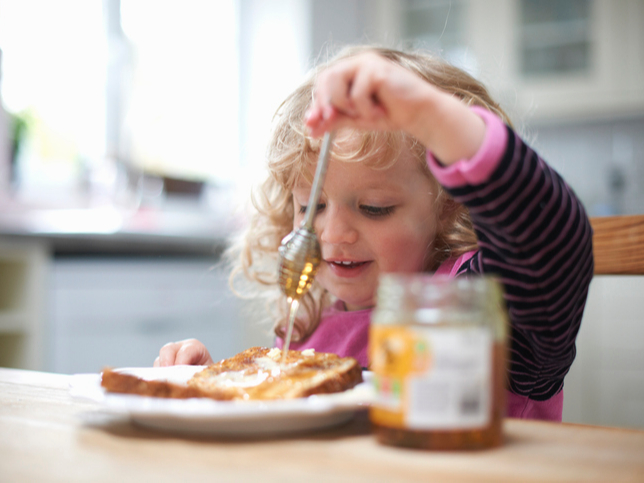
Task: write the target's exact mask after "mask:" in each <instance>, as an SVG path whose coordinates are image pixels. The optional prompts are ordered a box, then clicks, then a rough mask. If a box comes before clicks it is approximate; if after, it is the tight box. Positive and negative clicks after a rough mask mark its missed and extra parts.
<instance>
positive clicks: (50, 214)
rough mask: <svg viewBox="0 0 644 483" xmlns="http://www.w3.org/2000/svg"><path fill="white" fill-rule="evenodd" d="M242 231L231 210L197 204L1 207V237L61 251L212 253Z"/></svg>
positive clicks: (94, 252) (83, 252)
mask: <svg viewBox="0 0 644 483" xmlns="http://www.w3.org/2000/svg"><path fill="white" fill-rule="evenodd" d="M238 229H239V224H238V223H236V221H235V220H234V219H233V217H232V216H231V214H230V213H226V214H223V213H216V212H213V211H208V210H204V209H202V208H200V207H199V206H198V205H196V204H192V205H187V206H181V207H180V208H178V209H177V208H175V209H172V208H171V209H160V208H140V209H137V210H129V211H128V210H119V209H116V208H114V207H109V206H106V207H100V208H78V209H71V208H59V209H24V208H21V207H17V208H16V207H13V208H12V207H9V208H6V207H5V208H4V209H2V210H0V238H4V239H7V240H9V241H12V240H18V241H19V240H20V239H25V238H28V239H30V240H37V241H42V242H44V243H45V244H46V245H47V246H48V247H49V248H50V250H51V251H52V252H53V253H54V254H57V255H58V254H62V255H69V254H97V255H103V254H128V255H129V254H132V255H137V254H145V255H156V254H187V255H192V254H195V255H212V254H213V253H214V254H217V253H218V252H219V251H221V248H222V247H223V246H224V245H225V242H226V239H227V238H228V237H229V236H230V235H231V233H233V232H234V231H236V230H238Z"/></svg>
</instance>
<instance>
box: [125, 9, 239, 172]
mask: <svg viewBox="0 0 644 483" xmlns="http://www.w3.org/2000/svg"><path fill="white" fill-rule="evenodd" d="M121 24H122V27H123V31H124V33H125V36H126V38H127V39H128V41H129V42H130V43H131V49H132V57H133V58H132V61H133V70H132V85H131V93H130V100H129V105H128V108H127V111H126V116H125V125H124V127H125V129H126V133H127V134H126V136H129V142H128V145H129V149H130V153H129V155H130V158H131V162H132V163H134V164H135V165H137V166H139V167H141V168H143V169H144V170H145V171H147V172H151V173H156V174H160V175H167V176H175V177H183V178H191V179H198V180H204V179H205V180H217V181H222V180H230V179H231V177H232V176H233V174H234V168H236V166H237V164H238V157H239V153H238V130H239V126H238V61H237V58H238V48H237V26H236V11H235V1H234V0H217V1H216V2H213V1H210V0H189V1H181V2H177V1H172V2H170V1H158V0H122V1H121Z"/></svg>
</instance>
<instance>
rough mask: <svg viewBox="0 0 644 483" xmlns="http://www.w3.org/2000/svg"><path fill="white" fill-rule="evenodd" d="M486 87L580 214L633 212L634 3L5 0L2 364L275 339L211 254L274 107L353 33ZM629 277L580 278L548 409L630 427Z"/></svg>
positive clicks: (637, 73) (230, 230) (80, 360)
mask: <svg viewBox="0 0 644 483" xmlns="http://www.w3.org/2000/svg"><path fill="white" fill-rule="evenodd" d="M355 42H360V43H364V42H370V43H378V44H381V45H387V46H394V47H401V46H404V47H419V48H424V49H429V50H431V51H433V52H435V53H436V54H438V55H442V56H444V57H445V58H447V59H448V60H450V61H451V62H453V63H455V64H457V65H459V66H461V67H462V68H464V69H466V70H467V71H469V72H471V73H472V74H473V75H475V76H476V77H478V78H480V79H481V80H483V81H484V82H485V83H486V84H487V85H488V86H489V87H490V90H491V92H492V93H493V95H494V96H495V97H496V98H497V99H498V100H499V101H500V102H501V104H502V105H503V107H504V108H505V109H506V110H507V111H508V112H509V113H510V115H511V117H512V118H513V121H514V123H515V126H516V127H517V128H518V130H519V131H520V132H521V133H522V134H523V135H524V136H526V137H527V138H528V139H529V140H530V141H531V142H532V144H533V146H534V147H535V148H536V149H537V151H539V152H540V153H541V154H542V155H543V157H544V158H545V159H547V160H548V161H549V162H550V163H551V164H552V165H553V166H554V167H555V168H556V169H557V170H559V171H560V172H561V173H562V174H563V176H564V177H565V178H566V180H567V181H568V182H569V184H570V185H571V186H572V187H573V189H574V190H575V191H576V192H577V194H578V195H579V197H580V198H581V199H582V201H583V202H584V204H585V206H586V207H587V209H588V211H589V213H590V214H591V216H603V215H611V214H635V213H644V189H643V186H644V136H643V134H644V82H643V80H644V2H642V1H641V0H476V1H475V0H451V1H448V0H433V1H432V0H400V1H395V0H273V1H270V2H266V1H262V0H217V1H216V2H212V1H208V0H182V1H179V0H176V1H170V0H167V1H161V0H157V1H152V0H102V1H100V0H56V1H46V0H42V1H37V0H0V49H1V57H0V66H1V69H2V70H1V75H0V86H1V91H0V92H1V94H2V97H1V98H0V99H1V100H2V104H1V108H0V366H7V367H23V368H31V369H38V370H45V371H54V372H63V373H75V372H96V371H99V370H100V369H101V368H102V367H103V366H108V365H109V366H116V367H120V366H145V365H150V364H151V363H152V361H153V360H154V358H155V357H156V355H157V353H158V350H159V348H160V347H161V346H162V345H163V344H164V343H166V342H168V341H173V340H179V339H184V338H188V337H196V338H199V339H200V340H202V341H204V342H205V343H206V345H207V346H208V347H209V349H210V351H211V353H212V355H213V357H214V358H215V359H219V358H224V357H228V356H230V355H233V354H234V353H236V352H238V351H240V350H242V349H244V348H246V347H248V346H250V345H255V344H270V343H271V342H272V336H271V334H270V323H269V322H267V321H266V320H265V316H263V313H262V311H261V307H253V309H254V311H251V310H249V306H248V302H247V301H243V300H239V299H238V298H236V297H235V296H234V295H233V294H232V292H231V290H230V289H229V287H228V282H227V273H226V270H225V268H224V267H222V266H221V264H220V258H219V256H220V254H221V252H222V250H223V249H224V248H225V246H226V243H227V239H228V237H229V236H231V235H233V234H234V233H236V232H237V231H238V230H239V229H240V228H242V227H243V226H244V213H245V209H246V202H247V201H246V200H247V199H248V197H249V196H248V195H249V192H250V190H251V188H252V186H253V185H254V184H255V183H256V182H257V181H258V180H259V179H261V177H262V172H263V167H262V165H263V155H264V149H265V146H266V144H267V140H268V135H269V132H270V126H271V119H272V115H273V113H274V111H275V109H276V108H277V107H278V106H279V104H280V102H281V100H282V99H283V98H284V97H285V96H286V95H287V94H288V93H289V92H290V91H291V90H292V89H293V88H295V87H296V86H297V85H298V84H299V83H300V81H301V80H302V79H303V77H304V76H305V74H306V72H307V71H308V69H310V68H311V67H312V66H313V65H314V64H315V63H316V61H317V60H318V59H323V58H325V57H326V56H327V55H329V52H333V51H334V50H336V49H337V48H339V47H341V46H343V45H346V44H347V43H355ZM643 278H644V277H622V278H617V277H596V278H595V280H594V281H593V285H592V287H591V294H590V297H589V303H588V309H587V312H586V315H585V318H584V322H583V324H582V329H581V332H580V335H579V339H578V357H577V359H576V361H575V363H574V365H573V368H572V370H571V373H570V374H569V376H568V377H567V379H566V389H565V394H566V398H565V401H566V402H565V407H564V420H566V421H571V422H584V423H592V424H609V425H616V426H632V427H644V411H643V410H642V408H643V407H644V342H643V341H644V324H642V316H641V314H642V310H641V308H642V302H641V294H642V293H644V282H643V280H642V279H643Z"/></svg>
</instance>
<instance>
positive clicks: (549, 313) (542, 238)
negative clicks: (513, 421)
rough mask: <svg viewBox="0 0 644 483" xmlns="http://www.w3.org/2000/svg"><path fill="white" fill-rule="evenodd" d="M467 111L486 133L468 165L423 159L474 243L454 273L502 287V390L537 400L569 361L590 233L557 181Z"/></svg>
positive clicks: (512, 137) (587, 271)
mask: <svg viewBox="0 0 644 483" xmlns="http://www.w3.org/2000/svg"><path fill="white" fill-rule="evenodd" d="M473 110H475V111H476V112H477V113H479V115H481V117H483V119H484V120H485V122H486V124H487V126H488V134H487V135H486V141H485V142H484V145H483V147H482V148H481V151H480V152H479V153H477V157H478V158H479V159H473V160H472V161H474V165H472V164H471V163H470V161H459V163H457V164H456V165H453V166H450V167H447V168H441V167H440V166H439V165H438V163H436V162H435V160H432V158H431V155H428V161H429V163H430V167H431V168H432V172H434V174H435V175H436V177H437V179H438V180H439V181H440V182H441V183H442V184H443V186H444V187H445V188H446V189H447V191H448V192H449V193H450V194H451V195H452V196H453V197H454V199H455V200H456V201H458V202H461V203H463V204H464V205H465V206H467V207H468V209H469V211H470V215H471V218H472V222H473V224H474V228H475V230H476V234H477V236H478V244H479V250H478V251H477V252H476V254H475V255H474V256H473V257H472V258H471V259H469V260H468V261H467V262H466V263H465V264H464V265H463V266H462V267H461V268H460V269H459V271H458V275H464V274H468V273H485V274H494V275H496V276H497V277H498V278H499V279H500V280H501V282H502V283H503V285H504V289H505V300H506V304H507V308H508V312H509V317H510V323H511V329H510V348H509V350H510V361H509V389H510V390H511V391H512V392H514V393H515V394H519V395H521V396H527V397H529V398H530V399H533V400H537V401H544V400H547V399H550V398H551V397H552V396H554V395H555V394H557V393H558V392H559V391H560V390H561V388H562V387H563V380H564V376H565V375H566V374H567V372H568V370H569V369H570V366H571V364H572V362H573V360H574V358H575V339H576V336H577V332H578V330H579V325H580V322H581V318H582V314H583V310H584V306H585V303H586V296H587V294H588V287H589V285H590V281H591V279H592V276H593V255H592V229H591V227H590V222H589V220H588V217H587V215H586V213H585V211H584V208H583V206H582V204H581V202H580V201H579V200H578V199H577V197H576V196H575V194H574V193H573V191H572V189H571V188H570V187H569V186H568V185H567V184H566V182H565V181H564V180H563V179H562V178H561V177H560V176H559V175H558V174H557V173H556V172H555V171H554V170H553V169H552V168H551V167H549V166H548V165H547V164H546V163H545V162H544V161H543V160H542V159H541V158H540V157H539V156H538V154H537V153H536V152H534V151H533V150H532V149H531V148H530V147H529V146H528V145H526V144H525V143H524V142H523V141H522V140H521V138H520V137H519V136H517V135H516V133H515V132H514V131H513V130H512V129H510V128H509V127H507V126H505V125H504V124H503V123H502V122H501V120H500V119H499V118H498V117H496V116H494V115H492V114H490V113H488V112H487V111H483V110H481V109H478V108H473ZM491 137H492V138H494V139H490V138H491ZM499 139H500V140H501V142H499Z"/></svg>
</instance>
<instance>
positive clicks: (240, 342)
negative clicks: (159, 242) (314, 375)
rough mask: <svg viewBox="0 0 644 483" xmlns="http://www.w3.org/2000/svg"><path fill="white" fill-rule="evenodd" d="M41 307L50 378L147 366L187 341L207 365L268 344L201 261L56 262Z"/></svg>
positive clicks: (218, 275) (209, 264)
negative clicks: (165, 349) (199, 348)
mask: <svg viewBox="0 0 644 483" xmlns="http://www.w3.org/2000/svg"><path fill="white" fill-rule="evenodd" d="M49 306H50V310H51V312H50V320H49V326H50V328H51V329H50V354H51V355H50V361H49V364H48V366H49V367H48V370H51V371H53V372H60V373H76V372H97V371H100V370H101V369H102V368H103V367H105V366H111V367H124V366H150V365H152V362H153V361H154V359H155V357H156V356H157V355H158V352H159V349H160V348H161V346H162V345H163V344H165V343H167V342H170V341H176V340H182V339H186V338H192V337H194V338H197V339H199V340H201V341H202V342H204V343H205V344H206V347H207V348H208V349H209V351H210V353H211V355H212V357H213V359H214V360H218V359H222V358H225V357H230V356H232V355H234V354H235V353H237V352H239V351H241V350H243V349H245V348H247V347H248V346H249V345H255V344H260V345H261V344H270V343H271V342H272V338H271V336H270V335H269V329H270V328H269V327H267V326H261V325H259V324H254V323H252V322H247V320H246V314H245V312H244V311H243V310H242V307H244V306H245V304H244V303H243V302H242V301H241V300H240V299H238V298H236V297H235V296H234V294H233V293H232V292H231V290H230V288H229V287H228V280H227V273H226V272H225V271H224V270H222V269H221V268H217V267H215V266H214V261H213V260H211V259H206V258H197V259H191V258H176V259H172V258H171V259H167V258H157V257H150V258H145V257H143V258H142V257H138V258H137V257H134V258H109V257H108V258H83V257H76V258H69V259H66V258H60V259H56V260H55V262H54V264H53V269H52V282H51V292H50V305H49Z"/></svg>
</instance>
